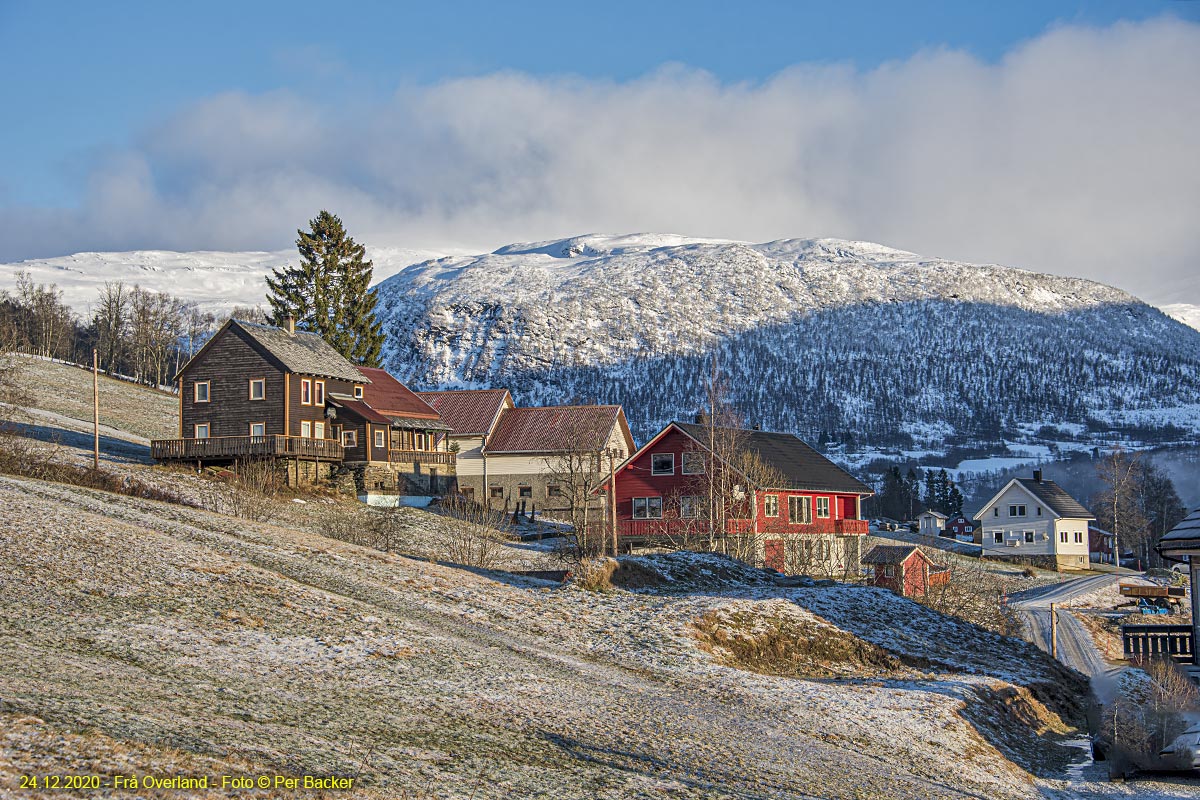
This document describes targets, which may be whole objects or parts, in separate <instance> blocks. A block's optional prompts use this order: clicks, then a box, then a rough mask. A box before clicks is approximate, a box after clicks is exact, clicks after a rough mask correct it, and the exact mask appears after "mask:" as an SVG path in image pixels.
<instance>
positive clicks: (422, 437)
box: [416, 433, 429, 450]
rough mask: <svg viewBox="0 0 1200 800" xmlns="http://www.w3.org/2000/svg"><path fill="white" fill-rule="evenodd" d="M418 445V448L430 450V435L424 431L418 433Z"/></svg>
mask: <svg viewBox="0 0 1200 800" xmlns="http://www.w3.org/2000/svg"><path fill="white" fill-rule="evenodd" d="M416 446H417V449H418V450H428V449H429V437H428V436H427V435H426V434H424V433H418V434H417V436H416Z"/></svg>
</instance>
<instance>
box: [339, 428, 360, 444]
mask: <svg viewBox="0 0 1200 800" xmlns="http://www.w3.org/2000/svg"><path fill="white" fill-rule="evenodd" d="M342 447H358V431H342Z"/></svg>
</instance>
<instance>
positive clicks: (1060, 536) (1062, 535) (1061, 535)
mask: <svg viewBox="0 0 1200 800" xmlns="http://www.w3.org/2000/svg"><path fill="white" fill-rule="evenodd" d="M1058 540H1059V541H1060V542H1062V543H1063V544H1066V543H1067V532H1066V531H1059V532H1058Z"/></svg>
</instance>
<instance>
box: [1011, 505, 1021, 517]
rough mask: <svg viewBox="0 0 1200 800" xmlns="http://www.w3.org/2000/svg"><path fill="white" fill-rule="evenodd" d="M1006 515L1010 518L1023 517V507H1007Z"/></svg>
mask: <svg viewBox="0 0 1200 800" xmlns="http://www.w3.org/2000/svg"><path fill="white" fill-rule="evenodd" d="M1008 515H1009V516H1010V517H1023V516H1025V506H1009V507H1008Z"/></svg>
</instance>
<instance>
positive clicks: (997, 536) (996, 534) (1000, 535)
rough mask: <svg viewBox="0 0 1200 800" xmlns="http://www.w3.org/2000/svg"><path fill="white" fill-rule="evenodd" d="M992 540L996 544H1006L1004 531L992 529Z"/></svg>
mask: <svg viewBox="0 0 1200 800" xmlns="http://www.w3.org/2000/svg"><path fill="white" fill-rule="evenodd" d="M992 541H994V542H995V543H996V544H1004V531H992Z"/></svg>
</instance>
